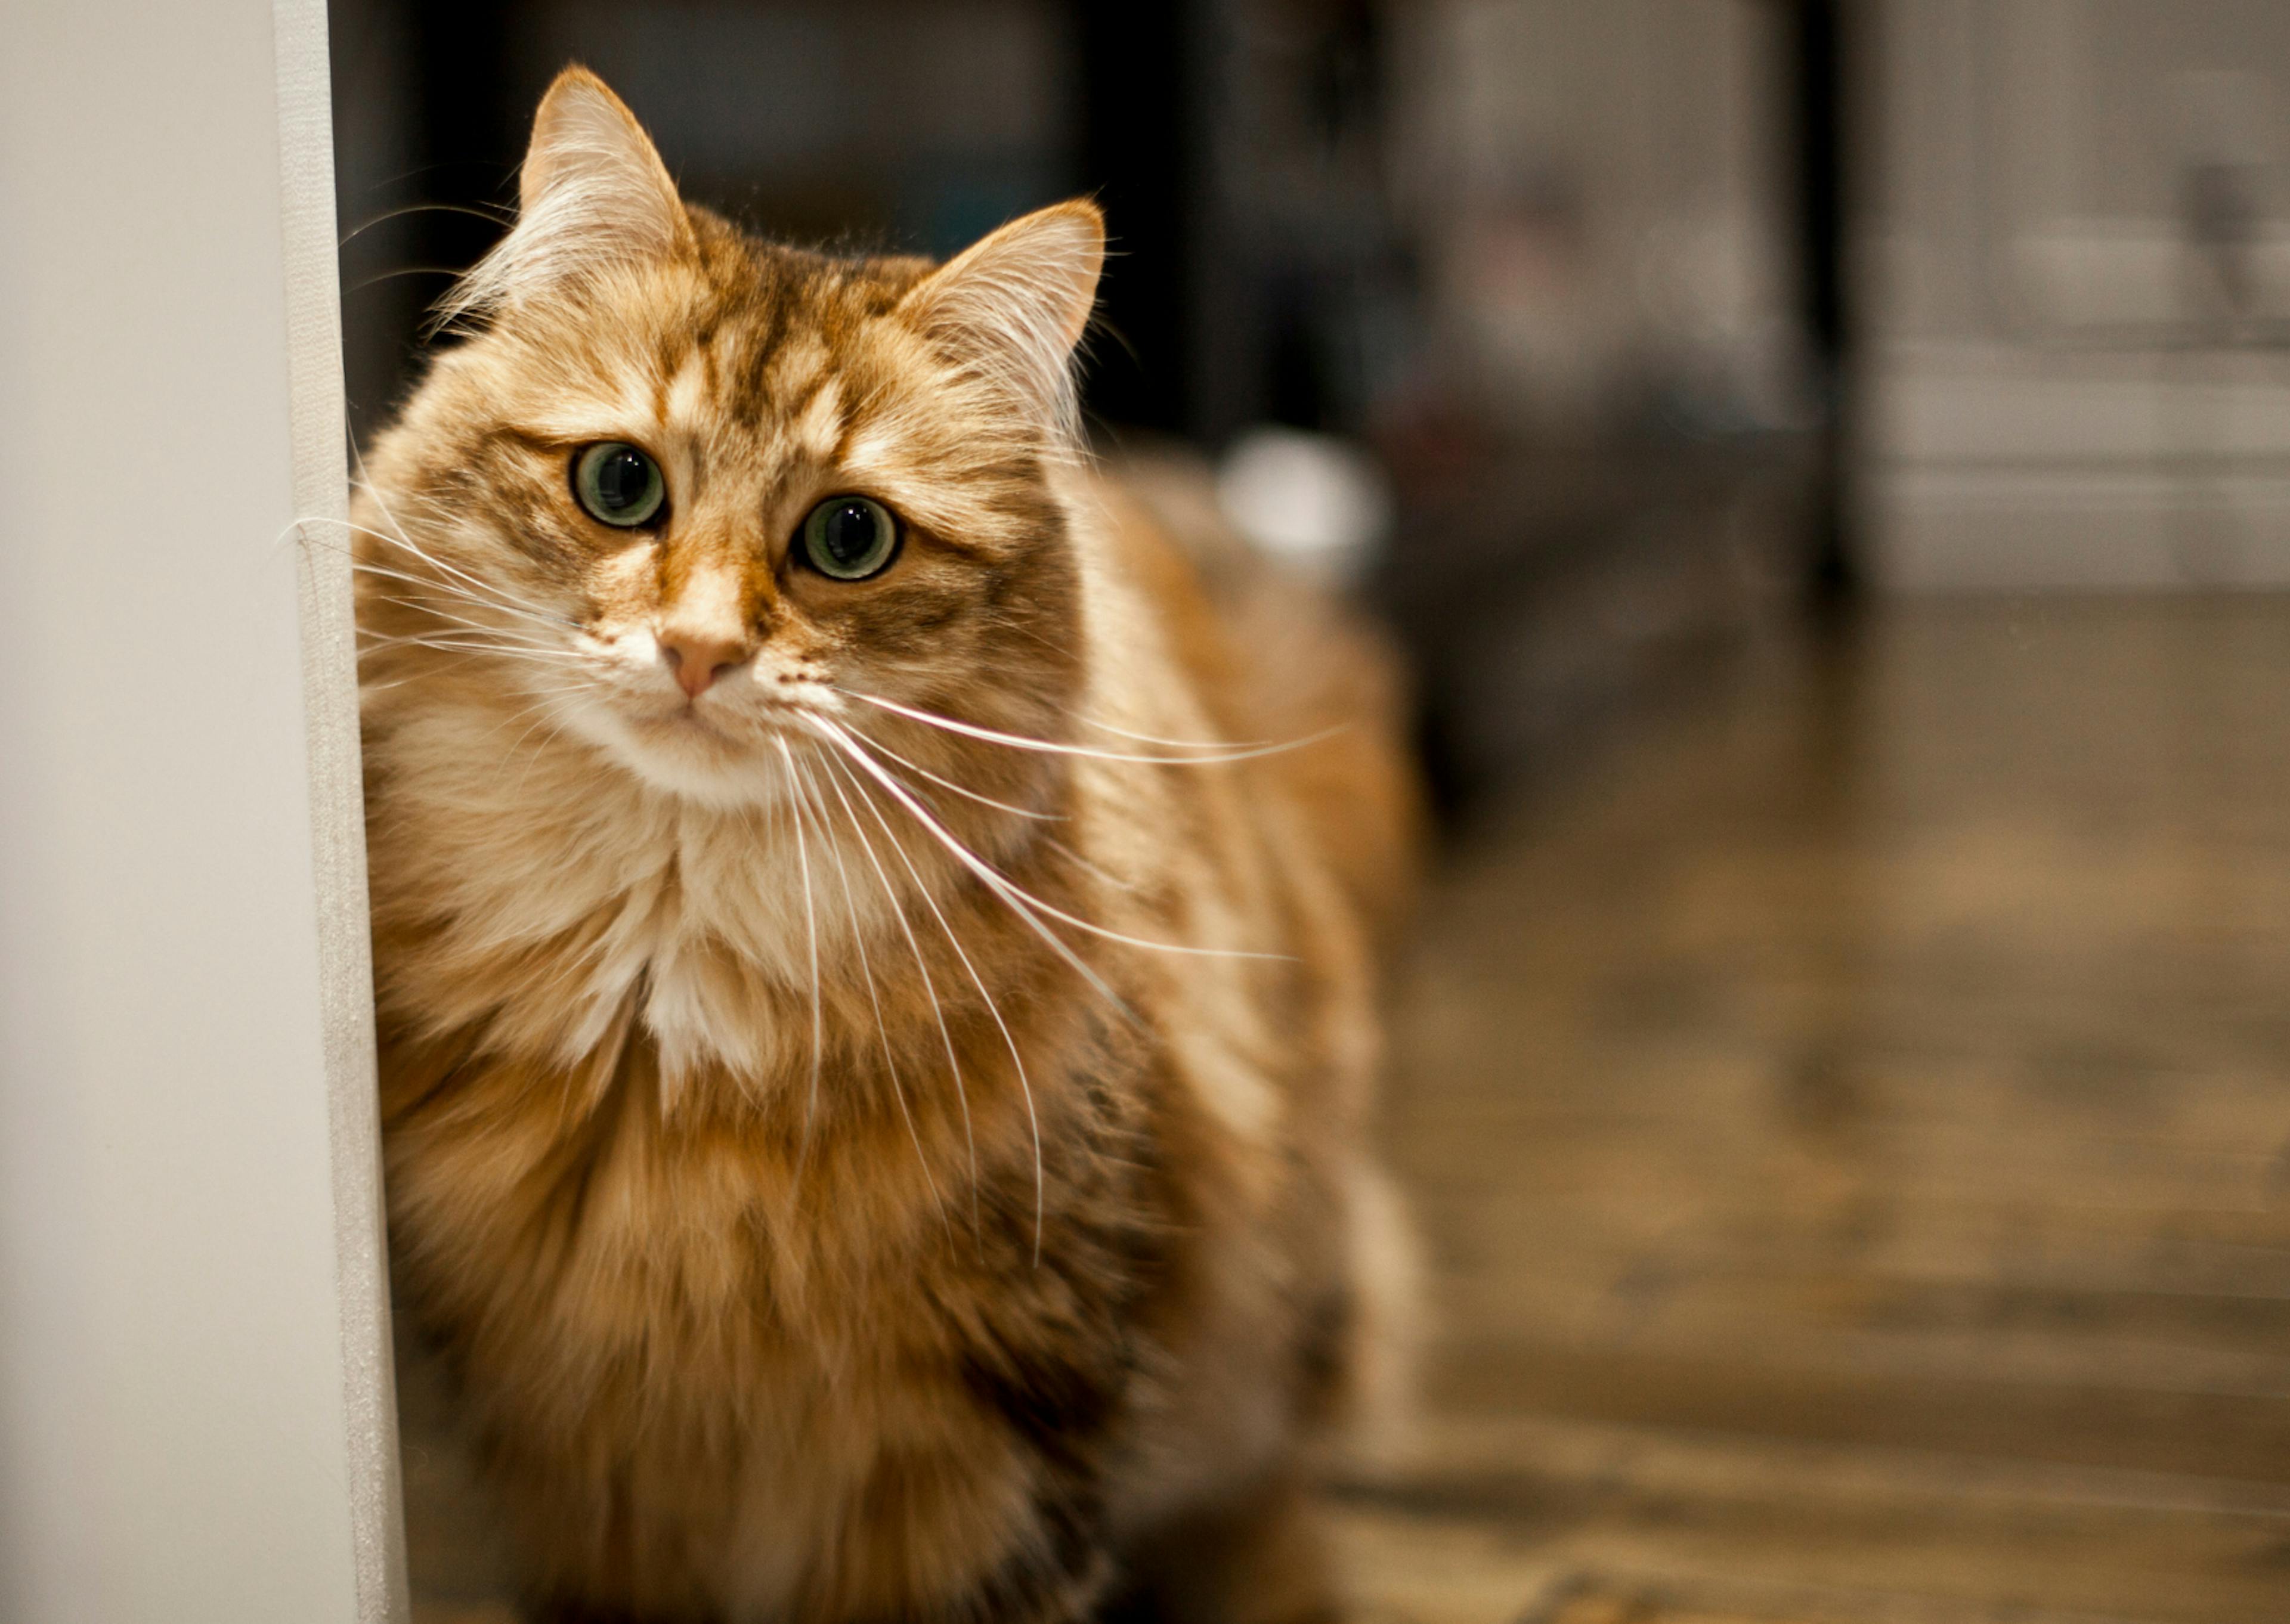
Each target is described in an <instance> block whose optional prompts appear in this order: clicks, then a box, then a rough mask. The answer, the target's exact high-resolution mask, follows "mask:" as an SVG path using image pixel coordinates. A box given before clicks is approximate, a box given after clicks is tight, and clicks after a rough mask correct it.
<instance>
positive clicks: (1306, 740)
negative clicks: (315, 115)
mask: <svg viewBox="0 0 2290 1624" xmlns="http://www.w3.org/2000/svg"><path fill="white" fill-rule="evenodd" d="M835 692H837V693H839V694H841V695H843V696H844V697H845V699H853V700H859V701H861V703H862V704H868V705H873V706H876V707H877V708H881V709H884V710H887V711H891V712H893V714H895V715H898V716H904V717H906V718H907V719H908V720H909V721H912V722H919V723H921V724H924V725H925V727H936V728H943V729H944V730H946V731H947V732H950V733H960V734H962V735H963V736H965V738H970V739H980V740H985V741H986V742H987V743H989V744H1002V745H1007V746H1009V747H1010V748H1012V749H1016V750H1041V751H1044V752H1045V753H1047V754H1050V755H1053V756H1085V757H1087V758H1089V759H1091V760H1093V761H1125V762H1142V763H1146V764H1150V765H1154V766H1163V767H1204V766H1222V765H1224V764H1226V763H1228V762H1236V761H1250V760H1253V759H1254V758H1255V757H1257V756H1277V755H1278V754H1280V753H1281V752H1283V751H1285V750H1301V749H1302V748H1304V747H1305V746H1307V745H1311V744H1317V743H1318V742H1319V741H1320V740H1323V739H1327V738H1332V737H1333V736H1334V735H1335V734H1337V733H1340V732H1343V729H1342V728H1341V727H1329V728H1323V729H1321V730H1320V731H1319V732H1317V733H1310V734H1308V735H1306V736H1305V737H1303V738H1301V739H1292V740H1287V741H1286V742H1285V743H1282V744H1269V745H1257V746H1245V747H1241V746H1237V747H1234V748H1229V749H1224V750H1221V752H1220V753H1219V754H1217V755H1214V756H1138V755H1131V754H1128V753H1125V752H1123V751H1119V750H1093V749H1091V748H1089V747H1088V746H1087V745H1080V744H1066V743H1062V742H1061V741H1059V740H1053V739H1029V738H1027V737H1025V736H1024V735H1023V734H1021V733H1005V732H1001V731H999V730H998V729H996V728H991V727H981V726H979V725H978V724H976V723H974V722H963V721H958V720H957V719H956V718H955V717H952V716H939V715H938V714H936V713H935V712H933V711H927V710H917V709H916V708H914V707H912V706H911V705H901V704H900V703H899V702H898V701H897V700H885V699H881V698H878V697H877V696H876V695H874V694H871V693H861V692H858V691H857V690H856V689H852V688H837V689H836V690H835Z"/></svg>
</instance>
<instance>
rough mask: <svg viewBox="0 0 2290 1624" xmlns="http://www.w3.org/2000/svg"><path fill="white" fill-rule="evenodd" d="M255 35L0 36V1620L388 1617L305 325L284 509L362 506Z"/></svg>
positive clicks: (337, 738) (362, 1048)
mask: <svg viewBox="0 0 2290 1624" xmlns="http://www.w3.org/2000/svg"><path fill="white" fill-rule="evenodd" d="M277 21H278V24H279V27H280V29H281V30H282V31H281V33H280V34H279V35H278V36H277V38H278V40H280V41H283V42H284V44H285V46H286V47H287V52H286V54H287V56H288V57H289V58H290V59H292V61H293V62H295V63H297V64H299V67H298V68H297V72H298V73H299V74H300V77H301V78H302V79H303V80H305V81H307V79H308V77H309V72H308V70H309V68H310V64H311V63H312V62H313V61H316V64H317V68H318V73H317V82H316V84H315V85H311V84H307V83H305V84H303V85H302V88H301V90H300V92H298V94H299V100H296V101H295V102H293V103H292V106H291V108H290V110H291V112H292V119H291V120H290V127H291V128H292V130H293V131H294V132H295V136H294V140H295V142H296V145H295V148H294V150H293V153H292V158H293V160H294V161H293V163H292V164H290V165H288V169H289V172H291V173H292V174H293V175H294V176H296V177H297V180H296V185H297V186H298V187H299V188H300V191H299V192H290V194H289V195H290V196H301V197H303V198H304V200H305V204H307V195H308V180H309V179H310V177H311V176H312V175H314V174H315V175H316V176H318V177H321V178H323V177H324V174H325V173H326V172H327V156H326V152H325V140H324V134H325V122H324V110H325V105H326V104H325V100H324V90H325V87H324V76H323V44H324V12H323V9H322V7H321V6H319V5H317V4H312V3H310V0H279V5H278V9H277ZM273 23H274V19H273V8H272V4H271V0H198V3H197V4H189V3H188V0H186V3H180V4H136V3H134V0H0V40H4V41H5V44H4V47H0V628H4V629H0V1619H5V1620H8V1621H9V1624H113V1621H115V1620H116V1621H119V1624H126V1621H128V1620H136V1621H139V1624H140V1621H145V1620H149V1621H157V1620H165V1621H166V1624H204V1621H208V1620H212V1624H258V1621H261V1620H276V1621H277V1624H324V1621H328V1620H351V1619H356V1618H364V1619H379V1618H381V1617H383V1616H386V1613H387V1612H388V1608H389V1607H390V1605H391V1604H392V1601H393V1584H392V1578H391V1576H392V1574H393V1573H394V1572H395V1567H394V1560H393V1556H392V1553H391V1550H390V1546H389V1541H390V1533H389V1524H388V1515H387V1508H388V1504H389V1500H390V1491H389V1489H388V1484H387V1483H386V1481H384V1480H382V1479H380V1478H378V1477H377V1476H376V1470H377V1468H376V1463H375V1459H374V1457H375V1453H376V1450H377V1448H378V1447H379V1444H380V1440H382V1439H384V1438H386V1436H387V1435H388V1430H389V1427H390V1419H389V1414H388V1404H389V1399H388V1388H387V1387H386V1386H383V1385H380V1383H379V1380H378V1379H377V1377H376V1372H377V1370H379V1369H382V1368H384V1367H381V1366H380V1364H378V1361H379V1360H380V1349H379V1348H377V1347H376V1346H375V1345H374V1339H375V1337H376V1336H377V1335H378V1333H379V1332H380V1328H381V1320H380V1314H379V1312H378V1309H377V1306H376V1305H377V1301H378V1280H379V1276H378V1275H377V1274H376V1273H375V1271H374V1268H373V1265H374V1260H375V1259H376V1257H377V1256H378V1252H377V1250H376V1246H375V1228H374V1222H373V1217H374V1213H373V1206H372V1180H371V1169H372V1131H371V1123H370V1093H369V1094H368V1095H366V1096H365V1097H364V1100H361V1099H360V1096H359V1094H358V1092H357V1088H358V1083H357V1076H356V1074H357V1071H358V1067H359V1065H360V1062H361V1060H362V1059H363V1060H364V1063H365V1064H367V1065H370V1044H371V1034H370V1028H362V1026H361V1023H360V1020H359V1017H358V1012H357V1011H358V1004H359V1000H360V999H361V997H363V996H364V991H363V989H362V988H360V987H359V986H358V985H357V974H358V971H357V970H356V967H355V966H347V967H346V962H345V949H344V948H343V947H342V943H343V942H344V941H345V940H349V941H354V940H355V932H354V930H353V932H351V933H350V934H349V935H347V936H346V935H345V933H344V932H343V930H342V928H341V927H342V925H343V924H344V921H345V916H346V912H347V917H348V922H349V923H350V924H352V925H353V926H355V924H356V913H357V908H358V905H359V898H358V896H357V895H356V892H355V889H354V887H352V888H349V889H346V888H345V885H344V883H343V882H344V876H346V875H348V876H352V877H353V879H354V876H355V875H356V872H357V861H358V854H357V849H356V840H355V826H354V824H353V825H351V826H349V828H348V833H347V834H346V833H345V828H344V826H343V825H342V823H341V821H340V816H339V813H340V808H341V807H342V806H343V805H345V804H349V805H351V806H352V807H353V808H354V802H346V801H345V799H344V794H343V786H344V785H345V784H346V783H348V782H349V781H350V780H348V777H347V775H348V774H350V773H352V772H354V770H355V751H354V735H352V736H351V745H350V748H348V750H347V751H346V750H345V748H344V741H343V732H342V718H343V716H344V714H345V712H344V709H343V705H344V703H345V700H346V695H345V694H344V693H343V692H342V691H341V688H340V676H341V660H340V655H341V652H342V644H341V627H340V623H339V607H340V593H339V589H338V588H339V583H340V576H339V572H338V571H330V572H326V573H325V574H324V575H322V576H318V577H314V578H312V579H311V580H308V581H305V580H298V573H297V572H298V554H297V548H296V546H295V544H294V543H293V541H292V539H291V525H292V520H293V519H294V517H295V516H296V502H297V496H296V490H295V478H296V467H295V462H294V457H293V452H294V436H293V433H292V427H291V425H290V410H289V387H288V385H289V343H288V323H289V315H290V309H291V310H292V312H293V313H294V315H295V316H296V319H297V320H298V321H299V322H300V339H301V342H302V345H303V352H302V365H301V368H300V372H301V378H302V381H303V383H304V386H305V388H306V390H311V389H315V390H316V396H314V398H316V399H317V401H318V404H319V408H320V410H319V412H318V413H317V415H316V416H315V417H312V418H308V419H306V420H305V421H304V424H303V426H302V436H301V438H302V446H303V451H304V457H303V462H302V468H303V472H304V479H303V491H302V497H301V500H303V501H305V502H313V501H315V502H316V503H318V504H319V505H322V506H324V505H329V504H332V503H338V502H339V494H340V440H339V437H338V433H337V434H335V435H329V434H328V432H327V420H326V418H325V416H324V393H325V390H326V388H327V387H328V383H329V379H328V367H327V364H326V359H325V358H326V355H327V351H326V346H328V345H330V344H331V343H332V330H331V327H330V326H329V325H328V323H329V322H330V320H331V311H332V293H331V287H330V285H329V288H328V290H327V291H326V292H325V293H324V298H323V299H322V300H314V299H313V298H312V297H311V296H310V294H309V292H308V290H307V289H305V290H304V292H303V293H302V294H301V295H300V297H299V298H298V299H296V300H290V297H289V286H288V277H287V276H286V272H285V268H284V267H285V256H286V245H287V244H288V243H289V241H299V242H300V243H301V244H303V246H304V247H305V249H306V250H307V248H308V244H309V243H310V242H311V240H312V239H313V236H314V234H324V233H330V231H331V224H330V222H322V221H319V220H317V218H316V214H315V213H313V212H312V211H311V210H310V209H309V208H308V207H307V206H304V207H301V209H300V212H299V213H298V212H296V211H294V210H286V211H284V212H282V204H281V175H282V166H281V162H280V147H279V132H280V128H281V124H280V117H281V102H280V98H279V95H278V93H277V79H276V73H277V68H276V60H275V59H274V28H273ZM314 41H315V42H316V52H315V54H314V52H313V49H312V46H313V42H314ZM313 97H315V102H314V101H313V100H312V98H313ZM318 212H322V213H324V215H327V216H330V215H331V201H330V199H328V200H325V201H324V206H323V208H322V209H321V210H320V211H318ZM317 240H318V242H319V244H320V246H321V247H324V246H325V245H326V244H325V242H324V236H323V235H319V236H317ZM306 258H307V254H306ZM327 261H328V263H327V268H326V269H325V271H324V275H325V276H326V277H328V278H329V279H330V278H331V275H332V272H331V256H330V255H329V256H327ZM332 387H333V388H337V389H338V388H339V385H338V382H337V383H334V384H333V386H332ZM334 420H335V421H337V422H338V421H339V418H338V415H337V416H336V417H335V419H334ZM329 440H331V442H332V443H331V444H329V443H328V442H329ZM327 460H332V472H331V476H329V474H328V472H327V470H326V468H325V463H326V462H327ZM314 587H317V588H324V590H311V596H310V602H311V604H312V605H313V607H314V609H316V610H317V611H320V612H322V616H323V617H324V620H323V623H322V624H319V625H317V626H316V630H317V631H318V632H319V633H320V634H321V635H320V636H319V637H318V638H317V640H316V643H315V644H314V645H313V653H314V657H315V660H316V668H317V669H318V670H319V671H320V672H321V676H322V680H321V682H320V684H319V688H318V698H319V700H320V703H319V704H318V705H317V706H316V708H315V709H312V710H308V711H306V708H305V699H304V671H305V650H304V648H303V646H302V644H301V640H300V637H299V636H298V628H297V607H298V596H300V595H302V594H303V593H305V591H306V590H310V589H311V588H314ZM306 729H307V730H308V731H306ZM311 740H316V741H317V743H318V745H319V747H320V750H321V759H320V765H321V768H322V772H321V774H320V778H319V782H320V784H321V786H322V788H323V789H324V793H323V794H322V795H321V796H320V797H319V800H318V802H317V803H316V804H318V805H319V806H320V807H322V808H324V809H326V810H325V812H324V817H322V818H321V820H319V822H320V826H321V827H322V828H323V829H324V834H325V836H326V837H325V838H324V840H316V836H317V835H318V834H319V833H320V828H314V819H313V811H312V808H313V804H314V803H313V798H312V777H311V773H310V763H311V759H312V757H311V754H310V750H309V743H310V741H311ZM314 841H316V844H314ZM322 894H323V895H324V901H325V905H326V908H327V909H328V914H327V917H328V919H329V921H330V924H329V925H328V926H327V927H326V928H325V929H324V931H322V926H321V923H320V921H321V901H322ZM322 938H323V939H324V940H326V941H328V942H329V943H331V944H332V948H331V951H330V954H329V955H328V956H324V957H322V953H321V942H322ZM349 951H350V953H351V956H355V948H352V949H350V950H349ZM368 1075H370V1074H368ZM330 1086H332V1087H333V1088H335V1089H336V1090H338V1091H340V1092H339V1094H338V1096H337V1097H336V1098H335V1099H334V1100H331V1101H330ZM362 1112H363V1113H364V1114H362ZM338 1197H339V1198H340V1204H339V1205H338ZM346 1368H347V1369H348V1370H349V1371H350V1372H352V1374H351V1375H350V1376H349V1377H348V1378H347V1379H346V1376H345V1371H346Z"/></svg>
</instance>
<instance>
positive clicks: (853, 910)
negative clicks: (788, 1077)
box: [777, 740, 977, 1231]
mask: <svg viewBox="0 0 2290 1624" xmlns="http://www.w3.org/2000/svg"><path fill="white" fill-rule="evenodd" d="M777 742H778V744H779V746H780V749H781V754H782V755H783V756H786V759H787V761H788V764H789V767H790V768H791V769H793V770H796V771H799V772H801V773H802V774H803V780H804V795H803V796H802V799H803V800H805V801H810V802H813V803H814V804H815V809H816V811H817V812H818V813H819V832H820V838H821V840H822V841H824V842H825V843H826V845H827V850H828V852H829V855H830V856H832V857H833V858H834V859H835V873H836V877H837V879H838V880H839V881H841V883H842V886H843V915H844V917H845V919H846V920H847V921H848V922H849V924H850V930H851V940H852V943H853V946H855V947H856V948H858V949H859V973H860V974H861V976H862V977H863V978H864V979H865V980H866V982H867V1002H868V1003H869V1004H871V1005H873V1007H874V1011H875V1031H876V1035H877V1036H879V1037H880V1038H881V1039H882V1042H883V1065H884V1067H885V1069H886V1070H887V1071H888V1072H889V1073H890V1077H891V1092H892V1094H893V1097H894V1098H895V1099H896V1100H898V1102H899V1115H900V1116H901V1117H902V1118H904V1119H905V1121H906V1124H907V1137H908V1138H909V1139H910V1140H913V1141H914V1144H915V1160H916V1162H917V1164H920V1166H921V1168H922V1170H923V1181H924V1182H925V1184H928V1185H929V1186H930V1191H931V1199H932V1200H933V1201H934V1202H936V1203H937V1204H938V1215H939V1218H940V1220H941V1222H944V1223H945V1224H946V1225H947V1228H949V1231H950V1230H951V1229H952V1228H953V1227H954V1225H953V1220H951V1219H949V1218H948V1217H947V1213H946V1194H945V1192H944V1191H942V1190H941V1189H940V1188H939V1186H938V1180H937V1179H935V1178H934V1177H933V1176H932V1174H931V1168H930V1157H929V1156H927V1155H926V1154H925V1152H924V1150H923V1136H922V1132H921V1131H920V1130H919V1129H917V1127H916V1126H915V1116H914V1112H913V1111H912V1110H911V1109H909V1108H908V1105H907V1090H906V1085H905V1084H903V1083H901V1081H900V1080H899V1062H898V1060H897V1058H896V1057H895V1056H894V1055H893V1053H892V1052H891V1028H890V1027H889V1025H888V1023H886V1022H885V1020H884V1019H883V997H882V993H881V990H880V989H879V988H877V986H876V985H875V967H874V965H873V964H871V963H870V962H869V958H868V954H867V932H866V930H865V928H864V927H863V926H861V924H860V921H859V904H858V902H857V900H855V899H854V898H853V896H852V894H851V868H850V865H849V864H847V863H846V862H845V861H844V860H843V847H842V845H841V844H840V843H838V842H837V841H836V840H835V839H834V837H833V836H832V835H831V833H830V832H829V829H828V827H827V817H826V811H827V807H826V803H825V802H824V801H821V800H820V798H819V785H818V783H817V781H816V780H813V777H812V775H811V767H810V764H808V763H805V762H798V761H797V759H796V758H795V756H793V755H792V754H791V753H790V752H789V749H788V746H787V741H786V740H778V741H777ZM812 748H813V750H814V751H815V750H816V749H817V748H818V747H817V746H816V745H814V746H813V747H812ZM801 815H802V813H801V811H800V808H798V810H797V816H798V817H800V816H801ZM968 1114H969V1113H968V1108H967V1106H966V1105H965V1108H964V1115H965V1118H966V1117H967V1116H968ZM973 1199H975V1193H974V1192H973ZM976 1220H977V1214H976V1212H975V1211H974V1210H973V1213H972V1222H973V1226H974V1225H975V1223H976Z"/></svg>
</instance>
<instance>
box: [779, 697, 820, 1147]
mask: <svg viewBox="0 0 2290 1624" xmlns="http://www.w3.org/2000/svg"><path fill="white" fill-rule="evenodd" d="M775 742H776V743H777V744H778V745H779V747H780V759H781V760H782V761H784V762H785V763H786V764H787V769H788V788H789V797H788V805H789V810H790V812H792V813H793V815H794V819H795V849H796V860H797V863H798V864H799V865H800V866H801V868H802V869H803V923H804V928H805V931H806V932H808V933H809V936H810V941H811V1093H810V1096H809V1098H808V1099H807V1100H806V1101H805V1105H804V1110H803V1148H802V1149H801V1150H800V1151H798V1152H797V1156H796V1171H795V1179H794V1183H795V1185H796V1186H797V1188H800V1187H801V1185H802V1183H803V1170H804V1167H805V1164H807V1163H808V1162H809V1160H810V1157H811V1131H812V1126H813V1123H814V1121H815V1120H816V1118H817V1116H818V1113H819V1068H820V1059H821V1046H822V1044H823V1042H824V1038H825V1033H826V1022H825V1019H824V1017H823V1015H822V1013H821V1009H820V1003H819V916H818V915H817V914H816V913H815V912H814V911H813V907H812V900H811V849H810V847H809V845H808V844H806V843H805V840H804V834H803V812H802V810H801V808H800V807H799V806H797V804H796V800H795V796H794V793H793V792H794V790H795V756H794V754H793V752H791V751H790V750H789V748H788V744H787V740H785V739H781V740H776V741H775Z"/></svg>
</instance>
